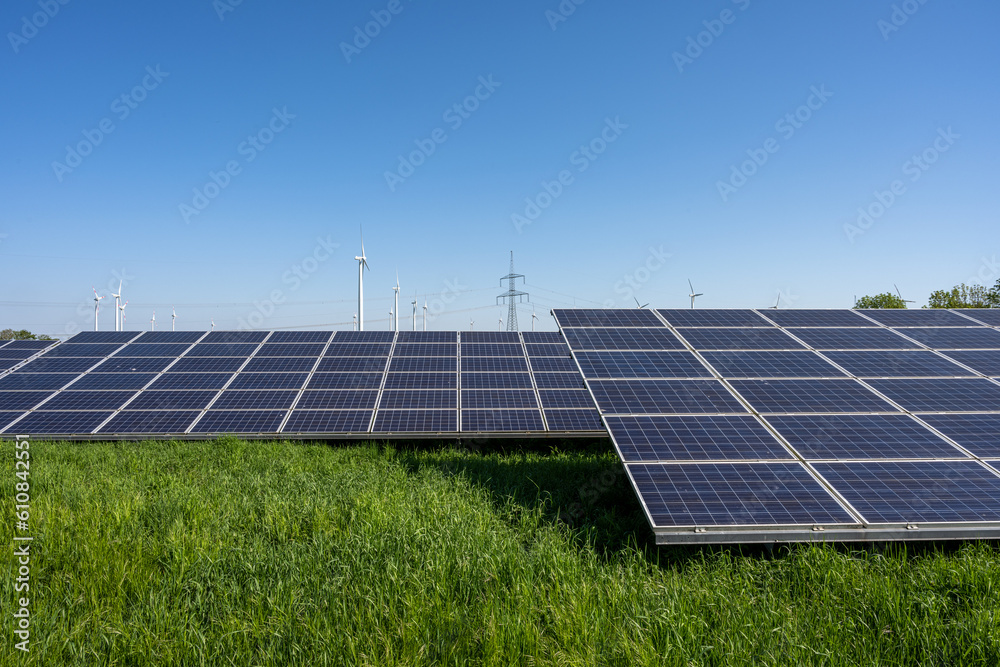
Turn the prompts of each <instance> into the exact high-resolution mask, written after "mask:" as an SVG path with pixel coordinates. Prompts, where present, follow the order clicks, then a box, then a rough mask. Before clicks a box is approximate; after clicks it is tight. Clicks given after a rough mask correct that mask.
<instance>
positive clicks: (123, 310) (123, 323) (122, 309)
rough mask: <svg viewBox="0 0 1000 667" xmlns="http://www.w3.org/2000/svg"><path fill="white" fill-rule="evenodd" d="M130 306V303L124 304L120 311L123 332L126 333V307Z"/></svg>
mask: <svg viewBox="0 0 1000 667" xmlns="http://www.w3.org/2000/svg"><path fill="white" fill-rule="evenodd" d="M127 305H128V301H126V302H125V303H123V304H122V305H121V306H120V307H119V308H118V310H120V311H122V331H125V306H127Z"/></svg>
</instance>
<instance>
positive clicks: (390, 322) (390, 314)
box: [389, 308, 395, 331]
mask: <svg viewBox="0 0 1000 667" xmlns="http://www.w3.org/2000/svg"><path fill="white" fill-rule="evenodd" d="M389 330H390V331H395V329H393V328H392V308H390V309H389Z"/></svg>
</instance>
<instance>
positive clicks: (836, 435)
mask: <svg viewBox="0 0 1000 667" xmlns="http://www.w3.org/2000/svg"><path fill="white" fill-rule="evenodd" d="M767 420H768V421H769V422H770V423H771V424H772V425H773V426H774V427H775V428H776V429H777V430H778V432H779V433H781V435H782V436H784V438H785V439H786V440H787V441H788V443H789V444H790V445H792V447H794V448H795V449H796V450H797V451H798V452H799V454H801V455H802V456H803V457H804V458H806V459H880V458H886V459H889V458H957V457H963V458H964V457H965V454H963V453H962V452H961V451H960V450H958V449H956V448H955V447H953V446H952V445H951V444H949V443H948V442H947V441H945V440H942V439H941V438H940V437H938V436H937V435H935V434H934V433H933V432H932V431H930V430H929V429H927V428H926V427H924V426H923V425H921V424H920V423H919V422H917V421H916V420H915V419H913V418H912V417H909V416H907V415H901V414H897V415H821V416H820V415H776V416H772V417H768V418H767Z"/></svg>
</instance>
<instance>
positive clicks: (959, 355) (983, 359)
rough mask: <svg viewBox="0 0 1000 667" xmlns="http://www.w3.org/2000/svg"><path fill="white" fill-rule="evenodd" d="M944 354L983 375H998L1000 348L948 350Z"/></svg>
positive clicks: (999, 370) (999, 375)
mask: <svg viewBox="0 0 1000 667" xmlns="http://www.w3.org/2000/svg"><path fill="white" fill-rule="evenodd" d="M944 355H945V356H947V357H949V358H951V359H954V360H955V361H957V362H958V363H960V364H965V365H966V366H968V367H969V368H972V369H975V370H976V371H978V372H980V373H982V374H983V375H989V376H990V377H1000V350H949V351H947V352H944Z"/></svg>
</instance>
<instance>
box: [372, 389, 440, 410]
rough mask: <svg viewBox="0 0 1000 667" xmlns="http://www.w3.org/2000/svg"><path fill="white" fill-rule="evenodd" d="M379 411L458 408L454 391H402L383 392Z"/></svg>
mask: <svg viewBox="0 0 1000 667" xmlns="http://www.w3.org/2000/svg"><path fill="white" fill-rule="evenodd" d="M378 407H379V410H445V409H448V408H457V407H458V392H457V391H455V390H454V389H432V390H417V389H401V390H386V391H384V392H382V399H381V400H380V401H379V404H378Z"/></svg>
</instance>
